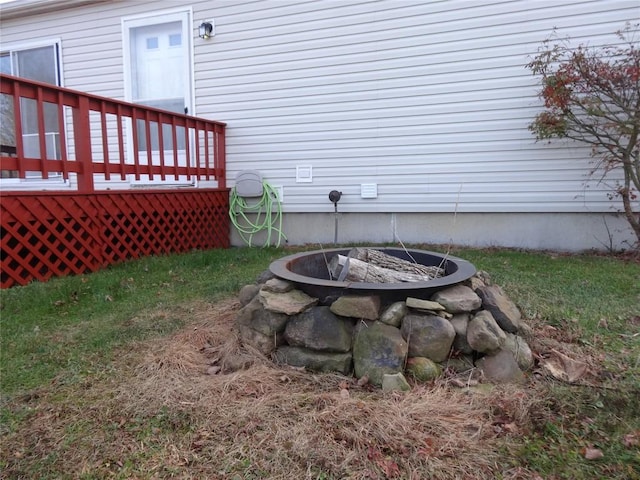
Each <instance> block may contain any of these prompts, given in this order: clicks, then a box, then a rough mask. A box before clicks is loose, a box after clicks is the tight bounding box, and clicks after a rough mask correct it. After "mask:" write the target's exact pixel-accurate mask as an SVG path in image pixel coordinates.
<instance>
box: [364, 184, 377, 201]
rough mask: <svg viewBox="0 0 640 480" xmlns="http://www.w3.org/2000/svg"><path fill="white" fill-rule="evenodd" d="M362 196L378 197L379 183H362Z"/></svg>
mask: <svg viewBox="0 0 640 480" xmlns="http://www.w3.org/2000/svg"><path fill="white" fill-rule="evenodd" d="M360 197H361V198H378V184H377V183H362V184H361V185H360Z"/></svg>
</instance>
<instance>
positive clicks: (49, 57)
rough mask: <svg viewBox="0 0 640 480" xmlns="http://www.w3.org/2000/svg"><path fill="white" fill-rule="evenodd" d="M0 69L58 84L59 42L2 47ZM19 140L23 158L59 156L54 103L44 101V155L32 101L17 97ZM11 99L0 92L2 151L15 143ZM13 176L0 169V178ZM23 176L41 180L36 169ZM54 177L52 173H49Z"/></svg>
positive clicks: (58, 135) (59, 79)
mask: <svg viewBox="0 0 640 480" xmlns="http://www.w3.org/2000/svg"><path fill="white" fill-rule="evenodd" d="M0 71H1V72H2V73H6V74H8V75H14V76H16V77H23V78H28V79H30V80H37V81H40V82H45V83H50V84H52V85H60V84H61V78H62V75H61V71H60V41H59V40H44V41H39V42H36V43H33V42H32V43H28V44H21V45H10V46H5V45H3V46H2V50H0ZM20 102H21V103H20V111H21V127H22V142H23V146H24V155H25V157H27V158H40V157H41V156H46V158H49V159H59V158H60V135H61V132H63V131H64V129H63V126H62V125H59V124H58V110H57V106H56V105H53V104H47V103H45V104H44V106H43V107H44V130H45V132H44V134H45V144H46V155H41V152H40V141H39V138H38V112H37V106H36V101H35V100H31V99H27V98H23V99H21V100H20ZM13 113H14V112H13V101H12V99H11V98H10V97H8V96H7V95H2V99H1V102H0V115H1V120H2V122H1V125H2V126H1V127H0V142H1V144H2V147H3V148H4V149H5V151H11V149H12V148H15V146H16V139H15V125H14V114H13ZM12 176H14V175H12V174H10V173H9V174H7V172H3V177H12ZM26 177H27V179H41V178H42V177H41V174H40V172H27V173H26ZM50 177H54V178H55V177H56V175H50Z"/></svg>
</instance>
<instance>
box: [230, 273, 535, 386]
mask: <svg viewBox="0 0 640 480" xmlns="http://www.w3.org/2000/svg"><path fill="white" fill-rule="evenodd" d="M384 298H385V296H384V295H376V294H346V295H342V296H339V297H337V298H333V297H327V299H326V300H327V302H328V304H322V303H323V302H321V301H320V299H319V298H317V297H313V296H310V295H308V294H307V293H305V292H303V291H301V290H299V289H298V288H296V285H295V284H294V283H292V282H290V281H287V280H283V279H281V278H278V277H275V276H274V275H273V274H272V273H271V272H265V274H263V275H262V276H261V278H260V279H259V280H258V282H257V283H256V284H252V285H247V286H245V287H243V288H242V290H241V291H240V294H239V300H240V303H241V306H242V308H241V309H240V310H239V311H238V313H237V316H236V321H235V326H236V328H237V330H238V333H239V338H240V341H241V343H242V344H243V345H245V346H250V347H251V348H254V349H256V350H258V351H260V352H261V353H262V354H264V355H266V356H270V357H271V358H272V359H273V360H274V361H275V362H277V363H280V364H286V365H291V366H294V367H304V368H306V369H308V370H311V371H319V372H339V373H341V374H344V375H352V374H353V375H355V376H356V377H357V378H358V379H360V380H361V381H362V382H363V383H364V382H369V383H371V384H373V385H377V386H382V387H383V389H401V390H402V389H408V388H410V387H409V384H408V383H407V381H406V377H408V376H410V377H412V378H413V379H414V380H416V381H430V380H433V379H435V378H437V377H438V376H440V375H441V374H442V372H443V370H444V369H449V370H450V371H453V372H459V373H462V372H470V371H473V373H475V374H476V375H477V376H480V377H481V378H483V379H485V380H488V381H492V382H500V383H501V382H517V381H521V380H522V379H523V377H524V375H523V372H524V371H526V370H528V369H530V368H531V366H532V365H533V355H532V353H531V349H530V348H529V346H528V344H527V342H526V341H525V338H524V337H526V336H527V334H528V333H529V328H528V326H527V325H526V324H525V323H524V322H523V321H522V318H521V314H520V311H519V310H518V308H517V307H516V305H515V304H514V303H513V302H512V301H511V300H510V299H509V298H508V297H507V296H506V295H505V294H504V292H503V291H502V289H501V288H500V287H499V286H497V285H493V284H492V283H491V280H490V278H489V275H488V274H487V273H486V272H477V273H476V274H475V275H473V276H472V277H471V278H470V279H468V280H467V281H465V282H462V283H459V284H456V285H453V286H449V287H446V288H444V289H442V290H439V291H437V292H435V293H433V294H432V295H431V296H430V298H428V299H420V298H414V297H411V296H408V297H406V298H405V299H404V300H400V301H393V302H390V303H389V302H386V303H384Z"/></svg>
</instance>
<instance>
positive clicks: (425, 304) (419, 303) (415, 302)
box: [407, 297, 445, 312]
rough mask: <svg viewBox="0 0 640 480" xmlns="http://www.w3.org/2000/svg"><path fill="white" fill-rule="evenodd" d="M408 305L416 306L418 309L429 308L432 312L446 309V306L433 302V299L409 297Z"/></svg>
mask: <svg viewBox="0 0 640 480" xmlns="http://www.w3.org/2000/svg"><path fill="white" fill-rule="evenodd" d="M407 307H409V308H415V309H416V310H427V311H430V312H437V311H438V310H445V308H444V306H442V305H441V304H439V303H438V302H432V301H431V300H422V299H420V298H413V297H408V298H407Z"/></svg>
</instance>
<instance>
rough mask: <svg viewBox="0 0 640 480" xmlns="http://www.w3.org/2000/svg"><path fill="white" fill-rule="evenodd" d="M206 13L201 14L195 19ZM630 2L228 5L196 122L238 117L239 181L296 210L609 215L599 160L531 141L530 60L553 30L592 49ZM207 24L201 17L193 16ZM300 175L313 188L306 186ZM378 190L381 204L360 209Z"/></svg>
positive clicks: (233, 137) (205, 72)
mask: <svg viewBox="0 0 640 480" xmlns="http://www.w3.org/2000/svg"><path fill="white" fill-rule="evenodd" d="M195 8H196V7H194V9H195ZM638 10H639V9H638V6H637V3H636V2H634V1H595V2H586V1H561V2H550V1H536V2H530V1H505V2H477V1H448V2H425V1H416V2H410V1H402V0H400V1H383V2H355V1H350V2H257V3H251V4H249V5H238V4H230V3H226V4H224V3H223V4H221V5H219V6H218V8H216V9H215V17H216V29H217V35H216V37H215V38H214V39H213V41H212V45H211V46H208V44H201V45H200V46H199V48H200V51H202V53H199V54H197V55H196V62H197V63H196V85H197V92H196V93H197V103H198V111H199V113H200V114H204V115H205V116H212V117H216V118H220V119H222V120H223V121H226V122H228V125H229V127H228V137H227V138H228V143H227V154H228V159H229V178H230V179H231V180H233V178H234V176H235V174H236V173H237V172H238V171H239V170H242V169H258V170H260V171H261V172H263V174H264V176H265V178H267V180H268V181H269V182H270V183H272V184H274V185H277V186H283V187H284V195H285V203H284V205H283V208H284V210H285V212H326V211H327V208H328V206H330V203H329V202H328V200H327V194H328V192H329V191H330V190H332V189H334V188H335V189H338V190H340V191H342V192H343V194H344V195H343V197H342V200H341V202H340V208H341V211H343V212H383V211H384V212H451V211H454V210H457V211H459V212H542V211H547V212H586V211H610V210H611V206H612V203H611V202H610V201H609V199H608V198H607V193H608V192H609V191H610V188H609V187H608V186H606V185H598V184H597V183H596V182H593V181H592V182H589V183H588V184H585V180H586V178H585V173H586V172H587V171H588V161H589V151H588V150H587V149H585V148H579V147H577V146H576V145H571V144H569V145H568V146H564V144H563V143H561V142H557V143H554V144H551V145H547V144H545V143H537V144H536V143H535V141H534V138H533V136H532V135H531V134H530V132H529V131H528V130H527V125H528V123H529V122H530V121H531V120H532V118H533V117H534V115H535V114H536V112H538V111H539V108H540V106H539V105H540V102H539V100H538V99H537V98H536V96H535V85H536V80H535V78H533V76H532V75H531V74H530V72H529V71H528V70H526V69H525V67H524V66H525V64H526V63H527V61H528V59H529V56H530V55H532V54H534V53H535V52H536V49H537V47H538V45H539V44H540V42H541V41H542V40H544V39H545V38H547V37H548V36H549V35H550V34H551V33H552V29H553V27H554V26H555V27H558V34H559V35H570V36H571V37H572V38H573V39H574V40H575V41H577V42H581V41H588V42H589V43H591V44H597V43H599V42H604V41H610V40H612V39H613V40H615V36H614V35H613V33H614V32H615V31H616V30H618V29H620V28H622V27H623V26H624V23H625V21H627V20H633V19H634V18H636V19H637V18H638V17H639V15H638ZM196 17H197V15H196ZM299 165H310V166H312V167H313V182H312V183H296V181H295V169H296V166H299ZM362 183H377V185H378V198H377V199H362V198H360V185H361V184H362Z"/></svg>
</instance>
